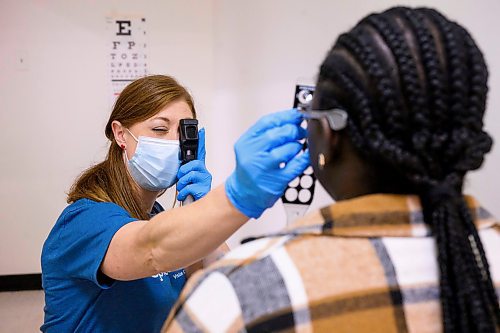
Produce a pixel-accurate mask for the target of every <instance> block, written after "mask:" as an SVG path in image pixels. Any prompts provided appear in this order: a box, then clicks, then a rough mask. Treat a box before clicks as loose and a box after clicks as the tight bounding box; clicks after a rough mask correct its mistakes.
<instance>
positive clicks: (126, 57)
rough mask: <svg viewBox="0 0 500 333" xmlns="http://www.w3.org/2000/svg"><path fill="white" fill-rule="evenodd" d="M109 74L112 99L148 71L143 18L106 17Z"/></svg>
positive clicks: (144, 21) (144, 20)
mask: <svg viewBox="0 0 500 333" xmlns="http://www.w3.org/2000/svg"><path fill="white" fill-rule="evenodd" d="M106 28H107V32H108V46H107V47H108V53H109V54H108V57H109V73H110V78H111V86H112V100H113V102H114V101H115V100H116V98H117V97H118V95H120V93H121V91H122V90H123V88H125V87H126V86H127V85H128V84H129V83H130V82H132V81H134V80H136V79H138V78H141V77H143V76H145V75H147V74H148V66H147V55H146V50H147V42H146V19H145V18H144V17H107V18H106Z"/></svg>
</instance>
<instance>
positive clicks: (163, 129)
mask: <svg viewBox="0 0 500 333" xmlns="http://www.w3.org/2000/svg"><path fill="white" fill-rule="evenodd" d="M153 131H155V132H158V133H168V131H169V129H168V128H165V127H156V128H153Z"/></svg>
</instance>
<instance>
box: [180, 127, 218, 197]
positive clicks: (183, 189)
mask: <svg viewBox="0 0 500 333" xmlns="http://www.w3.org/2000/svg"><path fill="white" fill-rule="evenodd" d="M198 140H199V141H198V156H197V159H196V160H193V161H190V162H188V163H186V164H183V165H181V167H180V168H179V172H178V173H177V179H179V181H178V182H177V191H178V192H179V193H178V194H177V200H179V201H184V199H186V197H187V196H188V195H190V194H191V195H192V196H193V198H194V200H198V199H200V198H203V197H204V196H205V194H207V193H208V192H209V191H210V187H211V185H212V175H211V174H210V172H208V170H207V168H206V166H205V155H206V152H205V129H204V128H202V129H201V130H200V131H199V132H198Z"/></svg>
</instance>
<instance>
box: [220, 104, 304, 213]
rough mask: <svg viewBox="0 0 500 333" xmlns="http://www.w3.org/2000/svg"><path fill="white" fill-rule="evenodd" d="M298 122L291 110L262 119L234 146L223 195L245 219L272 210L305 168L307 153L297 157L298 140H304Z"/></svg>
mask: <svg viewBox="0 0 500 333" xmlns="http://www.w3.org/2000/svg"><path fill="white" fill-rule="evenodd" d="M302 120H303V119H302V116H301V115H300V113H299V112H298V111H297V110H295V109H292V110H288V111H283V112H277V113H273V114H270V115H267V116H264V117H262V118H261V119H260V120H259V121H257V123H256V124H255V125H253V126H252V127H251V128H250V129H248V130H247V131H246V132H245V133H244V134H243V135H242V136H241V137H240V139H239V140H238V141H237V142H236V144H235V145H234V152H235V155H236V168H235V170H234V172H233V173H232V174H231V175H230V176H229V178H228V179H227V180H226V184H225V189H226V195H227V197H228V198H229V200H230V201H231V203H232V204H233V205H234V206H235V207H236V208H237V209H238V210H239V211H241V212H242V213H243V214H245V215H246V216H248V217H253V218H257V217H259V216H260V215H261V214H262V213H263V212H264V210H266V209H267V208H269V207H272V206H273V205H274V203H275V202H276V201H277V200H278V199H279V198H280V197H281V196H282V195H283V192H284V190H285V188H286V186H287V184H288V183H289V182H290V181H292V180H293V179H294V178H296V177H297V176H299V175H300V174H301V173H302V172H303V171H304V170H305V169H306V168H307V167H308V166H309V163H310V162H309V152H308V151H306V152H305V153H303V154H299V152H300V151H301V149H302V144H301V143H300V142H299V140H301V139H304V138H305V137H306V131H305V130H304V129H303V128H302V127H301V126H300V124H301V122H302ZM283 164H284V165H283Z"/></svg>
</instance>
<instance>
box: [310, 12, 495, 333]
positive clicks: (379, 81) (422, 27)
mask: <svg viewBox="0 0 500 333" xmlns="http://www.w3.org/2000/svg"><path fill="white" fill-rule="evenodd" d="M408 35H410V36H408ZM380 40H382V41H383V43H385V46H384V50H385V49H389V50H390V53H389V54H387V52H386V51H385V52H384V50H382V46H380V45H379V44H380ZM410 40H411V41H412V42H410ZM342 59H344V60H342ZM346 64H351V65H346ZM354 64H355V65H356V66H355V65H354ZM391 66H392V67H393V68H392V70H391ZM359 68H361V71H362V73H359V71H360V70H359ZM394 68H395V69H396V70H397V72H396V73H395V72H394ZM487 79H488V71H487V68H486V64H485V61H484V57H483V55H482V53H481V51H480V50H479V48H478V47H477V45H476V44H475V42H474V40H473V39H472V37H471V36H470V34H469V33H468V32H467V31H466V30H465V29H464V28H463V27H461V26H460V25H458V24H457V23H455V22H451V21H449V20H448V19H447V18H446V17H444V16H443V15H442V14H440V13H439V12H437V11H435V10H433V9H427V8H419V9H410V8H404V7H395V8H391V9H390V10H388V11H385V12H384V13H381V14H372V15H369V16H367V17H366V18H364V19H363V20H361V21H360V22H359V23H358V24H357V25H356V26H355V27H354V28H353V29H352V30H351V31H350V32H348V33H345V34H342V35H341V36H340V37H339V38H338V40H337V42H336V44H335V45H334V46H333V48H332V49H331V50H330V52H329V54H328V56H327V58H326V59H325V61H324V62H323V64H322V66H321V69H320V74H319V77H318V91H319V90H321V94H319V95H321V99H320V102H319V104H320V105H319V106H320V108H325V109H327V108H329V107H332V105H335V106H339V105H340V106H343V107H344V108H345V109H346V110H347V111H348V113H349V120H348V127H347V131H348V134H349V137H350V139H351V141H352V143H353V145H354V147H355V148H356V149H357V150H358V152H359V154H360V155H361V156H364V157H365V158H367V159H369V160H370V161H377V163H378V161H383V162H382V163H383V166H384V169H385V170H386V171H385V172H386V173H387V174H398V175H401V176H402V177H403V178H404V181H405V182H406V183H405V184H409V185H410V186H409V188H408V190H409V191H410V193H415V194H418V195H419V196H420V198H421V202H422V208H423V212H424V220H425V222H426V223H427V224H428V225H429V227H430V229H431V231H432V233H433V235H434V237H435V240H436V245H437V250H438V251H437V252H438V253H437V261H438V266H439V272H440V299H441V307H442V320H443V328H444V331H445V332H496V331H497V328H498V327H499V326H500V310H499V307H498V296H497V295H496V292H495V288H494V286H493V281H492V279H491V275H490V273H489V265H488V261H487V258H486V255H485V251H484V248H483V246H482V244H481V240H480V237H479V234H478V231H477V228H476V226H475V225H474V219H473V217H472V213H471V211H470V209H469V207H468V206H467V203H466V202H465V199H464V197H463V194H462V187H463V180H464V176H465V174H466V173H467V172H468V171H470V170H475V169H477V168H479V167H480V166H481V165H482V163H483V160H484V155H485V154H486V153H488V152H489V151H490V149H491V146H492V140H491V137H490V136H489V135H488V134H487V133H486V132H484V131H483V120H482V119H483V115H484V111H485V106H486V96H487V91H488V87H487ZM333 87H335V88H336V89H334V88H333ZM379 171H380V170H379ZM381 173H382V172H381ZM384 177H385V175H384ZM387 179H390V177H387ZM393 181H399V180H398V179H397V178H394V179H393Z"/></svg>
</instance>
